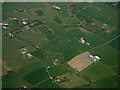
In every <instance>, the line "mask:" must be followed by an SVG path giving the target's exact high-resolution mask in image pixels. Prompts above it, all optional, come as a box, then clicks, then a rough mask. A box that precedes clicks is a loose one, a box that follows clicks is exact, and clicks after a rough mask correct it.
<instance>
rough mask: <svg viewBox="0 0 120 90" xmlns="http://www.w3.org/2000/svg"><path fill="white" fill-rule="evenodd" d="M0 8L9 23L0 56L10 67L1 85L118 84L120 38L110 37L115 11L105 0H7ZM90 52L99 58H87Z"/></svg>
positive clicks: (114, 26)
mask: <svg viewBox="0 0 120 90" xmlns="http://www.w3.org/2000/svg"><path fill="white" fill-rule="evenodd" d="M53 5H56V6H58V7H60V8H61V9H60V10H56V9H55V8H53ZM17 9H23V10H25V12H15V10H17ZM2 11H3V20H2V21H3V22H4V23H8V24H9V26H8V28H3V29H2V54H3V55H2V59H3V61H5V62H6V64H7V66H8V67H10V68H11V71H10V72H7V73H8V74H6V75H4V76H3V88H20V87H22V86H27V87H28V88H117V87H118V83H117V82H118V79H117V78H119V76H118V75H117V74H118V66H119V65H118V56H119V55H120V53H118V51H119V50H118V46H117V44H118V42H117V41H118V40H119V37H118V38H116V39H115V40H112V39H113V38H115V37H117V36H118V29H117V28H118V27H117V24H118V22H117V20H118V13H117V9H115V8H113V7H111V6H110V5H107V4H106V3H87V2H86V3H70V2H66V3H62V2H61V3H54V2H46V3H38V2H36V3H35V2H18V3H17V2H5V3H3V10H2ZM106 12H107V13H106ZM15 18H16V19H17V21H16V22H14V20H13V19H15ZM23 20H26V21H27V22H28V24H27V25H24V24H23ZM17 22H18V23H17ZM105 24H107V26H105ZM10 33H11V34H13V36H14V37H11V36H10ZM81 37H82V38H84V39H85V43H81V42H80V41H79V40H80V38H81ZM110 40H111V42H109V41H110ZM87 43H89V45H88V44H87ZM22 48H26V49H27V52H22V50H21V49H22ZM24 53H29V54H30V55H31V56H32V57H31V58H28V57H26V56H25V54H24ZM84 53H85V55H83V54H84ZM90 53H91V54H94V55H98V56H100V58H101V59H100V61H98V62H95V63H92V62H91V61H90V60H88V58H87V56H88V55H90ZM77 56H80V57H79V58H78V59H75V58H76V57H77ZM76 67H77V68H76ZM76 69H77V70H78V71H77V70H76ZM50 77H52V78H53V79H51V78H50ZM58 79H59V80H58ZM11 81H12V82H11ZM90 82H91V84H89V83H90Z"/></svg>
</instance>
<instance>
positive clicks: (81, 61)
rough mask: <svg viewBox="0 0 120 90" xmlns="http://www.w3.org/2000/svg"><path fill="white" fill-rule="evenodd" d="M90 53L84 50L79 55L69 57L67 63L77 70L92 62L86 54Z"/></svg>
mask: <svg viewBox="0 0 120 90" xmlns="http://www.w3.org/2000/svg"><path fill="white" fill-rule="evenodd" d="M89 55H90V53H89V52H84V53H82V54H80V55H77V56H76V57H74V58H73V59H71V60H70V61H69V62H68V64H69V65H70V66H71V67H72V68H74V69H76V70H78V71H79V72H80V71H81V70H83V69H84V68H86V67H87V66H88V65H90V64H92V61H91V60H89V59H88V56H89Z"/></svg>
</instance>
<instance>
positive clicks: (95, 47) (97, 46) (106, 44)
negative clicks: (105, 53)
mask: <svg viewBox="0 0 120 90" xmlns="http://www.w3.org/2000/svg"><path fill="white" fill-rule="evenodd" d="M119 36H120V35H118V36H116V37H114V38H113V39H111V40H110V41H108V42H106V43H104V44H102V45H99V46H96V47H93V48H91V49H90V50H93V49H95V48H98V47H102V46H104V45H107V44H109V43H111V42H112V41H113V40H115V39H117V38H118V37H119Z"/></svg>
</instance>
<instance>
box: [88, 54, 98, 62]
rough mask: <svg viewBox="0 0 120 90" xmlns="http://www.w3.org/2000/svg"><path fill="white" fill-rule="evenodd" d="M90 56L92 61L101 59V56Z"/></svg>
mask: <svg viewBox="0 0 120 90" xmlns="http://www.w3.org/2000/svg"><path fill="white" fill-rule="evenodd" d="M88 58H89V59H90V60H91V61H92V62H96V61H98V60H100V57H99V56H94V55H89V56H88Z"/></svg>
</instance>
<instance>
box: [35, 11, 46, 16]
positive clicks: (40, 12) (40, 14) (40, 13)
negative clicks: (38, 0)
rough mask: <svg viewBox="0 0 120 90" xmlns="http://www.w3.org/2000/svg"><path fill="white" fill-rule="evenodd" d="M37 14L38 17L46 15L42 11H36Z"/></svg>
mask: <svg viewBox="0 0 120 90" xmlns="http://www.w3.org/2000/svg"><path fill="white" fill-rule="evenodd" d="M35 13H36V14H37V15H39V16H43V15H44V13H43V11H42V10H36V11H35Z"/></svg>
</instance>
